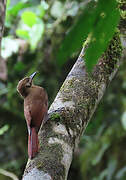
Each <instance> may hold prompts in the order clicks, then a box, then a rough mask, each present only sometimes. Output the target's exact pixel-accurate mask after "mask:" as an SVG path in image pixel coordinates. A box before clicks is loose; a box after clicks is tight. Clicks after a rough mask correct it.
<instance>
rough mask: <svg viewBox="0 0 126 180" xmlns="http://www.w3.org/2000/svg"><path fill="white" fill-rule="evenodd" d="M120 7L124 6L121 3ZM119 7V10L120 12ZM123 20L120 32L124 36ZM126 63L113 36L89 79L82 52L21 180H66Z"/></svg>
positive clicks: (125, 49) (125, 47)
mask: <svg viewBox="0 0 126 180" xmlns="http://www.w3.org/2000/svg"><path fill="white" fill-rule="evenodd" d="M123 6H126V3H125V1H123ZM123 6H122V4H120V8H122V9H123V10H124V8H123ZM124 21H126V19H125V18H124V19H123V18H121V23H120V25H119V29H120V32H121V34H123V35H124V34H125V31H126V28H125V23H124ZM125 59H126V40H125V38H124V36H121V35H120V33H119V32H116V33H115V35H114V37H113V39H112V40H111V42H110V44H109V47H108V49H107V51H106V52H105V53H104V54H103V55H102V57H101V58H100V59H99V62H98V64H97V65H96V66H95V68H94V70H93V73H92V75H91V76H89V74H88V73H87V72H86V68H85V65H84V48H83V49H82V51H81V54H80V56H79V58H78V59H77V62H76V63H75V65H74V66H73V68H72V70H71V71H70V73H69V74H68V76H67V78H66V80H65V81H64V83H63V85H62V87H61V89H60V90H59V92H58V94H57V96H56V98H55V100H54V102H53V103H52V105H51V107H50V109H49V119H48V121H47V122H46V124H45V125H44V127H43V128H42V129H41V130H40V132H39V141H40V152H39V153H38V155H37V156H36V157H35V158H34V159H33V160H29V161H28V163H27V166H26V169H25V172H24V176H23V180H35V179H36V180H66V179H67V175H68V171H69V167H70V164H71V161H72V156H73V152H74V150H75V148H76V146H77V145H78V143H79V140H80V137H81V135H82V134H83V132H84V130H85V128H86V126H87V125H88V122H89V120H90V119H91V117H92V115H93V113H94V112H95V110H96V107H97V106H98V104H99V102H100V100H101V98H102V97H103V95H104V92H105V90H106V88H107V87H108V85H109V83H110V82H111V80H112V79H113V77H114V76H115V74H116V72H117V70H118V69H119V66H120V64H121V63H122V62H123V61H124V60H125Z"/></svg>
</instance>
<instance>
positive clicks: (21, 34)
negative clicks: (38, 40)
mask: <svg viewBox="0 0 126 180" xmlns="http://www.w3.org/2000/svg"><path fill="white" fill-rule="evenodd" d="M16 35H17V36H18V37H20V38H23V39H29V33H28V31H27V30H23V29H17V30H16Z"/></svg>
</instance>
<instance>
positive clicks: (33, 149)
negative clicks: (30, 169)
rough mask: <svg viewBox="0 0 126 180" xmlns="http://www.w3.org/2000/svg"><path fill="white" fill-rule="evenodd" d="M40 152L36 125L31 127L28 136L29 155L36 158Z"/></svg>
mask: <svg viewBox="0 0 126 180" xmlns="http://www.w3.org/2000/svg"><path fill="white" fill-rule="evenodd" d="M37 152H38V134H37V132H36V130H35V128H34V127H32V128H30V132H29V136H28V156H29V158H30V159H32V158H34V157H35V155H36V154H37Z"/></svg>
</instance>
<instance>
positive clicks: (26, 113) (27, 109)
mask: <svg viewBox="0 0 126 180" xmlns="http://www.w3.org/2000/svg"><path fill="white" fill-rule="evenodd" d="M24 107H25V108H24V116H25V119H26V122H27V126H28V127H30V124H31V121H32V117H31V111H30V107H29V105H25V106H24Z"/></svg>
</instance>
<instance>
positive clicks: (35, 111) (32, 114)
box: [17, 72, 48, 159]
mask: <svg viewBox="0 0 126 180" xmlns="http://www.w3.org/2000/svg"><path fill="white" fill-rule="evenodd" d="M35 75H36V72H35V73H33V74H32V75H31V76H30V77H25V78H24V79H22V80H21V81H19V83H18V86H17V91H18V92H19V93H20V95H21V96H22V97H23V98H24V116H25V118H26V122H27V127H28V155H29V158H30V159H32V158H34V157H35V155H36V153H37V152H38V131H39V129H40V126H41V124H42V125H43V123H44V122H45V120H46V118H47V111H48V96H47V93H46V91H45V90H44V89H43V88H42V87H39V86H35V85H33V78H34V76H35Z"/></svg>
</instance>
